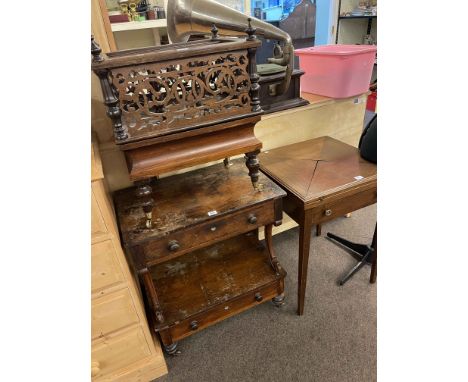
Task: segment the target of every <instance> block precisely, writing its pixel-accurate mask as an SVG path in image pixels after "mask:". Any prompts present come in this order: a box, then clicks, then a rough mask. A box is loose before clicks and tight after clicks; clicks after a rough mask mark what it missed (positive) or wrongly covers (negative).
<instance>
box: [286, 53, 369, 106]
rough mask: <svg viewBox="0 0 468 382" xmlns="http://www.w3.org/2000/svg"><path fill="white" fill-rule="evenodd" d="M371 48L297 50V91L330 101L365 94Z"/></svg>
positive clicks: (367, 87)
mask: <svg viewBox="0 0 468 382" xmlns="http://www.w3.org/2000/svg"><path fill="white" fill-rule="evenodd" d="M376 52H377V47H376V46H375V45H322V46H317V47H311V48H304V49H298V50H296V51H295V54H296V55H297V56H299V66H300V68H301V69H302V70H304V71H305V74H304V75H303V76H302V77H301V91H303V92H306V93H314V94H319V95H323V96H326V97H331V98H347V97H353V96H356V95H359V94H362V93H365V92H367V91H368V90H369V83H370V80H371V76H372V68H373V66H374V62H375V54H376Z"/></svg>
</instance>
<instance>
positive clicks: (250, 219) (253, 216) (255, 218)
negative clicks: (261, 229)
mask: <svg viewBox="0 0 468 382" xmlns="http://www.w3.org/2000/svg"><path fill="white" fill-rule="evenodd" d="M247 221H248V222H249V223H250V224H255V223H256V222H257V217H256V216H255V215H253V214H252V215H250V216H249V218H248V219H247Z"/></svg>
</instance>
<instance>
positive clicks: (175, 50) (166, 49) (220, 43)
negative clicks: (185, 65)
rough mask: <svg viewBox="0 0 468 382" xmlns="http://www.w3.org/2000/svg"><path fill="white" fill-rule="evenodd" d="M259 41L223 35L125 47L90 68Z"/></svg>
mask: <svg viewBox="0 0 468 382" xmlns="http://www.w3.org/2000/svg"><path fill="white" fill-rule="evenodd" d="M260 45H261V42H260V41H259V40H257V39H255V40H248V41H247V39H243V38H227V37H223V38H222V39H218V40H210V39H206V38H205V39H203V40H199V41H193V42H183V43H176V44H170V45H160V46H152V47H147V48H136V49H126V50H120V51H116V52H109V53H106V59H105V61H104V62H96V63H93V65H92V67H91V68H92V69H93V70H99V69H112V68H118V67H122V66H128V65H140V64H145V63H148V62H162V61H168V60H173V59H182V58H187V57H198V56H205V55H207V54H212V53H215V52H219V51H222V50H224V51H226V52H227V51H234V50H239V49H247V48H258V47H259V46H260Z"/></svg>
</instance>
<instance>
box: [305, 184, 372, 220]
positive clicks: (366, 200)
mask: <svg viewBox="0 0 468 382" xmlns="http://www.w3.org/2000/svg"><path fill="white" fill-rule="evenodd" d="M374 203H377V189H375V188H371V189H368V190H365V191H361V192H359V193H356V194H352V195H349V196H346V197H343V198H339V199H338V200H334V201H330V202H327V201H326V200H324V201H323V204H321V205H320V206H318V207H315V208H314V210H313V211H312V221H313V222H325V221H328V220H332V219H335V218H337V217H340V216H343V215H345V214H347V213H349V212H353V211H356V210H358V209H360V208H363V207H367V206H370V205H371V204H374Z"/></svg>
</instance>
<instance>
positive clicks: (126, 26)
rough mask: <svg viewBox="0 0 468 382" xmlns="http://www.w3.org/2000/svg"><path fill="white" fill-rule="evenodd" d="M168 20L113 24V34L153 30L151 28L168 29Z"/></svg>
mask: <svg viewBox="0 0 468 382" xmlns="http://www.w3.org/2000/svg"><path fill="white" fill-rule="evenodd" d="M166 27H167V20H166V19H159V20H145V21H129V22H126V23H112V24H111V29H112V32H122V31H131V30H138V29H151V28H166Z"/></svg>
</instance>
